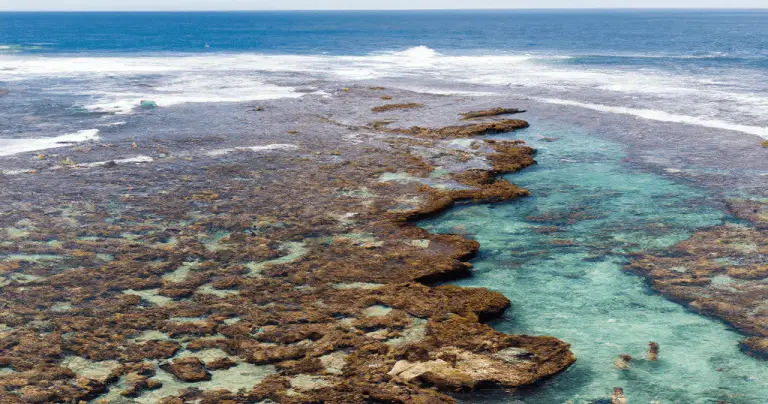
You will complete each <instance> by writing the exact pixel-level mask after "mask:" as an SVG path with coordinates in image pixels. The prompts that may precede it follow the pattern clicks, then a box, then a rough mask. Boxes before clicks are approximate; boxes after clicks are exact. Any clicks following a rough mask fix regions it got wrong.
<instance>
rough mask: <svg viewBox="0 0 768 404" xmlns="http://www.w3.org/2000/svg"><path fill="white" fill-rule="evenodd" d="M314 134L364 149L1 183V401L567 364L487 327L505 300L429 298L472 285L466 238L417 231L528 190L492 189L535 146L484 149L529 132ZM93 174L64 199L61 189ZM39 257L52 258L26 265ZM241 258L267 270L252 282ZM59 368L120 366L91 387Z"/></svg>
mask: <svg viewBox="0 0 768 404" xmlns="http://www.w3.org/2000/svg"><path fill="white" fill-rule="evenodd" d="M426 108H428V107H425V109H426ZM265 113H267V111H265ZM304 118H305V119H311V117H309V118H308V117H304ZM315 125H328V126H329V127H331V128H336V129H335V130H341V131H346V132H348V133H350V134H354V135H356V136H359V134H360V133H366V134H367V135H368V136H370V138H371V140H370V141H369V142H367V143H366V144H363V145H360V144H352V143H349V142H345V141H343V139H342V140H338V141H335V142H334V141H330V140H327V139H324V141H323V142H320V141H317V142H315V141H314V140H313V139H311V138H305V139H303V140H302V142H298V144H299V146H298V147H297V148H296V149H285V150H282V149H281V150H269V151H251V150H236V151H234V152H232V153H229V154H227V155H226V158H223V157H221V156H203V157H200V158H199V159H198V160H197V161H195V160H193V159H190V160H189V161H187V160H185V161H181V160H179V161H177V162H176V166H175V167H174V169H173V171H172V174H165V173H164V174H162V175H159V174H158V172H160V171H157V170H155V167H157V166H159V165H161V164H164V162H162V161H156V162H152V163H148V164H145V165H135V166H134V165H131V166H121V167H119V168H118V169H111V170H104V169H101V168H98V167H96V168H93V170H101V171H99V172H98V174H99V175H98V177H96V176H91V175H89V172H90V171H89V170H76V171H72V172H71V175H70V176H69V177H67V178H66V179H62V178H61V177H56V175H55V173H45V174H39V176H38V177H36V178H37V180H38V181H47V182H50V183H51V184H52V185H51V189H49V190H42V189H39V188H31V187H28V186H26V187H25V185H24V184H22V182H21V180H18V179H15V178H11V179H10V180H9V186H8V187H5V188H4V189H3V190H2V191H0V192H2V193H3V195H1V196H2V197H3V198H5V199H4V200H9V201H14V202H13V204H14V206H13V209H12V210H10V212H11V213H8V214H3V215H1V216H0V225H2V226H3V228H4V229H11V228H12V229H14V232H13V234H14V238H13V239H10V238H8V237H5V236H3V238H2V240H0V241H2V243H0V254H2V255H1V256H0V275H2V276H3V278H2V280H3V283H2V285H4V286H3V287H2V293H1V294H0V304H1V305H2V307H3V309H2V312H0V323H1V324H3V325H4V328H0V352H1V353H0V367H2V369H10V371H8V372H4V373H3V375H2V376H0V386H2V388H1V389H0V401H2V402H4V403H5V402H8V403H17V402H18V403H22V402H47V401H54V402H70V401H78V400H84V401H91V402H95V403H98V402H99V400H100V399H104V398H105V397H107V395H105V394H109V395H110V396H111V395H112V394H113V393H114V392H119V391H120V389H121V386H123V387H125V394H123V395H124V396H128V395H130V396H132V397H133V398H132V400H135V402H138V403H143V402H149V401H147V400H149V398H148V396H145V395H144V394H146V393H142V390H141V389H138V390H137V388H136V387H135V386H128V384H130V383H128V384H126V383H120V382H119V381H120V380H126V377H128V376H130V375H136V374H138V375H143V377H150V376H152V375H154V374H155V373H156V372H157V373H158V374H161V373H162V374H164V375H166V376H164V377H167V373H165V372H170V373H171V374H173V375H175V377H176V379H177V380H175V381H173V380H164V381H163V382H162V384H163V385H164V386H165V385H167V384H169V383H171V382H173V383H181V384H182V386H181V387H179V386H177V385H175V384H174V385H173V386H172V387H167V388H168V389H169V390H167V391H174V392H176V391H178V394H176V393H174V394H172V395H171V396H170V397H165V398H162V399H161V400H160V401H159V402H162V403H182V402H201V403H215V402H222V401H224V400H234V401H236V402H240V401H243V400H246V401H248V402H252V401H255V402H258V401H263V400H274V401H278V402H308V401H312V402H345V403H353V402H366V401H387V402H402V403H419V402H423V403H426V402H431V403H432V402H454V401H455V400H454V399H453V398H452V397H450V396H449V395H447V394H446V393H449V392H464V391H470V390H472V389H473V388H475V387H477V386H480V385H488V384H492V385H499V386H503V387H508V388H511V387H518V386H523V385H528V384H532V383H535V382H538V381H540V380H543V379H545V378H548V377H551V376H553V375H556V374H557V373H559V372H562V371H563V370H565V369H567V368H568V367H569V366H570V365H571V364H573V363H574V361H575V356H574V355H573V353H571V351H570V350H569V346H568V344H566V343H564V342H562V341H560V340H558V339H556V338H553V337H543V336H542V337H536V336H523V335H509V334H504V333H501V332H498V331H496V330H494V329H493V328H491V327H490V326H488V325H486V324H484V323H483V322H484V321H487V320H490V319H493V318H495V317H499V316H501V315H502V314H503V313H504V312H505V310H506V309H507V308H508V307H509V306H510V302H509V300H508V299H507V298H505V297H504V296H503V295H501V294H499V293H497V292H492V291H490V290H487V289H472V288H461V287H457V286H450V285H443V286H436V285H435V284H436V283H438V282H445V281H450V280H455V279H458V278H461V277H467V276H471V271H470V270H471V268H472V265H471V264H470V263H469V262H468V260H469V259H471V258H472V257H474V256H475V255H476V254H477V252H478V249H479V244H478V243H477V242H476V241H473V240H470V239H467V238H465V237H463V236H460V235H438V234H431V233H429V232H427V231H426V230H423V229H421V228H419V227H417V226H416V225H415V224H413V223H412V222H413V221H414V220H417V219H419V218H422V217H425V216H428V215H433V214H437V213H439V212H441V211H443V210H445V209H447V208H449V207H451V206H452V205H453V204H454V203H456V202H457V201H462V200H466V201H472V202H475V203H491V202H499V201H506V200H511V199H515V198H518V197H521V196H525V195H527V191H526V190H525V189H522V188H520V187H517V186H515V185H514V184H512V183H510V182H508V181H506V180H505V179H503V178H500V177H499V175H500V174H503V173H508V172H513V171H517V170H520V169H523V168H525V167H527V166H530V165H532V164H534V163H535V162H534V160H533V155H534V150H533V149H531V148H530V147H527V146H525V145H524V144H522V143H521V142H518V141H511V140H491V139H485V138H478V137H477V136H480V135H486V134H493V133H504V132H509V131H513V130H515V129H520V128H524V127H527V122H525V121H520V120H504V121H494V122H479V123H475V124H471V125H457V126H449V127H443V128H438V129H430V128H420V127H417V128H410V129H391V128H390V126H392V124H388V125H387V126H385V127H380V128H379V129H375V128H373V127H372V126H371V125H360V126H342V127H341V129H339V125H337V124H335V123H334V122H332V121H331V120H330V119H324V120H317V122H315ZM302 133H304V131H302ZM307 136H311V135H307ZM455 139H465V140H466V142H465V143H467V144H466V146H470V147H463V145H464V144H463V143H461V144H460V145H459V146H457V144H454V143H451V141H452V140H455ZM310 144H311V145H313V147H312V148H311V149H310V148H309V147H308V145H310ZM460 146H461V147H460ZM425 151H429V153H427V152H425ZM253 153H265V154H263V155H262V156H263V157H262V158H259V159H254V158H252V155H253ZM266 153H268V154H266ZM430 153H431V154H430ZM438 161H439V169H438ZM478 167H485V168H478ZM386 173H390V174H393V175H390V176H389V177H390V178H392V180H390V181H380V180H379V179H380V178H381V176H382V175H383V174H386ZM86 179H87V181H88V184H87V185H86V186H82V185H81V186H82V189H81V193H79V194H78V195H77V197H75V198H72V199H67V198H62V197H61V195H65V194H66V193H58V192H57V190H58V189H64V188H67V187H69V186H71V185H72V184H82V183H83V182H82V181H85V180H86ZM413 179H416V180H413ZM67 181H70V182H71V183H66V182H67ZM126 190H127V191H126ZM114 195H119V196H118V197H115V196H114ZM29 200H35V201H36V204H35V206H34V207H32V206H31V205H30V204H27V203H26V202H25V201H29ZM54 241H55V242H54ZM299 244H300V245H301V246H302V249H301V254H293V255H291V253H292V252H291V251H289V250H290V249H287V248H285V246H286V245H299ZM11 254H13V256H12V257H11ZM41 254H46V255H52V256H55V257H57V259H55V260H46V261H35V260H33V259H32V258H29V259H26V258H25V257H34V256H38V255H41ZM105 256H109V257H110V260H108V261H105V260H104V259H103V257H105ZM287 256H289V257H287ZM2 257H6V258H5V259H2ZM281 258H282V259H281ZM190 262H194V263H195V264H194V265H189V263H190ZM253 263H269V265H262V266H261V267H260V268H259V271H258V276H248V274H249V273H250V274H252V272H253V271H252V269H251V268H249V265H251V266H253ZM182 269H183V271H182V272H183V274H184V276H174V274H178V273H181V272H179V271H181V270H182ZM22 275H23V276H22ZM339 285H344V287H339ZM201 288H204V290H208V291H221V292H222V293H198V291H199V290H201ZM206 352H220V353H221V355H224V356H222V357H221V358H212V360H210V361H209V360H208V359H205V354H206ZM65 356H70V357H71V356H74V357H80V358H83V360H88V361H90V362H89V363H91V362H92V363H94V364H95V365H94V366H96V365H98V364H99V363H115V364H116V366H115V367H114V368H110V369H111V370H110V373H109V375H107V377H105V378H102V379H101V380H95V379H90V378H88V377H86V376H84V375H83V374H81V373H78V369H72V368H69V367H67V366H66V365H65V363H63V362H62V360H63V358H64V357H65ZM201 358H202V360H201ZM222 358H223V359H222ZM213 359H215V360H213ZM224 359H226V363H224V362H222V361H223V360H224ZM220 362H222V363H220ZM238 363H239V364H241V365H237V366H243V367H244V368H247V369H251V371H252V372H254V373H255V374H257V375H258V378H254V379H253V380H256V382H255V383H254V385H253V387H252V388H249V389H243V388H242V385H243V381H242V380H235V379H232V378H230V377H218V378H217V373H219V372H228V371H231V370H236V369H238V367H234V368H232V366H236V364H238ZM229 368H232V369H231V370H227V369H229ZM131 377H133V376H131ZM254 377H255V376H254ZM142 380H143V379H142ZM148 380H150V379H148ZM196 382H203V383H205V386H207V387H206V388H208V387H211V386H214V387H215V389H213V388H211V389H203V390H200V389H194V388H195V386H196ZM152 383H153V382H150V384H152ZM134 384H135V383H134ZM155 384H157V383H155ZM158 385H159V384H158ZM126 386H127V387H126ZM184 386H188V388H183V387H184ZM164 389H165V387H164V388H163V389H160V390H154V391H153V393H152V394H159V393H157V392H162V391H166V390H164ZM173 389H175V390H173ZM107 391H109V393H107ZM41 397H42V398H43V399H40V398H41ZM40 400H42V401H40Z"/></svg>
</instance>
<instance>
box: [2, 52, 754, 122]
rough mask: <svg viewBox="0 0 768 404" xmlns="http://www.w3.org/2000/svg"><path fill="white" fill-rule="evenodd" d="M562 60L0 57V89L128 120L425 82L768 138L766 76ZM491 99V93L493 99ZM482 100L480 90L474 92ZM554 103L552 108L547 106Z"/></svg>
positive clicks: (496, 56) (500, 56)
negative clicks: (71, 101)
mask: <svg viewBox="0 0 768 404" xmlns="http://www.w3.org/2000/svg"><path fill="white" fill-rule="evenodd" d="M569 60H577V59H574V58H573V57H571V56H568V55H560V56H558V55H550V54H525V53H513V54H505V53H500V52H488V53H481V54H469V55H445V54H441V53H439V52H437V51H435V50H433V49H430V48H428V47H424V46H418V47H413V48H410V49H406V50H403V51H398V52H375V53H372V54H370V55H367V56H343V55H270V54H256V53H234V54H217V55H215V56H209V55H163V54H161V55H152V56H140V55H125V56H120V57H95V56H77V57H64V56H55V57H39V56H34V57H33V56H28V55H24V54H19V55H6V56H3V57H0V83H2V82H7V83H10V84H11V85H12V86H13V87H20V88H24V87H27V86H38V85H42V86H54V87H56V88H57V91H60V92H62V91H63V92H65V93H71V94H78V95H80V96H83V97H86V100H87V101H86V102H85V105H83V106H84V107H85V108H87V109H88V110H91V111H100V112H113V113H129V112H131V111H133V109H134V108H136V107H137V106H138V105H139V103H140V101H141V100H145V99H146V100H154V101H156V102H157V104H158V105H159V106H161V107H167V106H173V105H178V104H183V103H190V102H194V103H201V102H244V101H253V100H263V99H275V98H285V97H300V96H302V94H303V93H302V92H296V91H295V88H294V87H292V86H290V85H285V84H275V83H274V82H275V81H276V80H278V77H281V76H283V75H285V74H290V75H292V77H294V79H295V80H301V79H302V78H303V79H304V80H312V79H316V78H321V79H326V80H342V81H345V82H350V81H351V82H354V81H358V80H381V79H386V80H390V81H394V82H395V83H398V84H397V85H399V86H403V87H410V88H413V87H422V88H423V87H424V86H423V85H420V84H419V83H418V80H417V79H420V78H424V77H429V78H431V79H432V80H433V83H432V84H431V85H430V88H431V89H432V90H428V91H433V92H437V93H445V92H456V89H455V86H456V84H457V83H463V84H464V85H465V86H467V85H471V86H478V85H480V86H483V88H484V89H485V92H498V91H503V92H509V91H510V89H512V91H514V93H515V95H518V96H519V95H526V94H528V95H530V96H534V97H537V98H544V99H548V100H551V102H559V103H564V104H567V105H583V106H585V107H588V108H592V109H598V110H600V111H603V112H609V113H620V114H632V115H634V116H637V117H640V118H643V119H653V120H664V121H671V122H681V123H685V124H690V125H700V126H707V127H712V128H719V129H725V130H734V131H740V132H744V133H747V134H755V135H759V136H766V132H768V129H766V128H768V118H766V117H768V95H767V94H768V87H767V86H766V82H765V80H764V77H765V72H761V71H759V70H757V71H745V70H743V69H728V68H726V69H720V70H716V71H710V70H704V71H692V70H686V69H677V70H665V69H661V68H655V67H651V68H649V67H644V68H642V69H638V68H636V67H633V66H632V65H618V66H610V67H606V66H602V65H600V66H598V67H593V66H590V65H586V66H585V65H582V64H572V63H566V62H568V61H569ZM489 90H490V91H489ZM473 91H474V92H475V93H478V94H482V93H483V91H479V92H478V90H477V89H474V90H473ZM553 99H554V100H553Z"/></svg>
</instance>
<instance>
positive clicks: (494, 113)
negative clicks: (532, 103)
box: [459, 108, 525, 120]
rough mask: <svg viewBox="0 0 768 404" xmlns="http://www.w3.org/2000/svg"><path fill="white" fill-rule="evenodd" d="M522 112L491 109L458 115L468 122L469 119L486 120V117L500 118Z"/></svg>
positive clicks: (521, 111) (510, 109) (507, 109)
mask: <svg viewBox="0 0 768 404" xmlns="http://www.w3.org/2000/svg"><path fill="white" fill-rule="evenodd" d="M523 112H525V110H523V109H517V108H493V109H487V110H483V111H472V112H465V113H463V114H459V115H461V116H462V119H464V120H470V119H478V118H488V117H493V116H500V115H512V114H522V113H523Z"/></svg>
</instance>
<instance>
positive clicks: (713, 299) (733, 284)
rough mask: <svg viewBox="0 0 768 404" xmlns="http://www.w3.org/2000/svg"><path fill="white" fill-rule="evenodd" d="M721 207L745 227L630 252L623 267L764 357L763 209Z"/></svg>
mask: <svg viewBox="0 0 768 404" xmlns="http://www.w3.org/2000/svg"><path fill="white" fill-rule="evenodd" d="M727 207H728V211H729V212H730V213H731V214H732V215H733V216H735V218H736V219H739V220H742V221H744V222H745V223H746V224H744V223H726V224H724V225H722V226H717V227H713V228H708V229H705V230H702V231H699V232H696V233H695V234H693V236H692V237H691V238H690V239H688V240H686V241H683V242H681V243H678V244H677V245H676V246H674V247H673V248H672V249H670V250H668V251H665V252H662V253H658V254H635V255H633V256H632V257H631V263H630V265H628V266H627V269H628V270H630V271H632V272H634V273H637V274H639V275H642V276H644V277H645V278H646V279H647V280H648V282H649V283H650V285H651V286H652V287H653V289H654V290H657V291H659V292H660V293H662V294H663V295H664V296H666V297H668V298H669V299H671V300H674V301H677V302H680V303H684V304H686V305H687V306H688V307H689V308H690V309H692V310H694V311H696V312H699V313H702V314H705V315H709V316H713V317H717V318H720V319H722V320H724V321H725V322H727V323H728V324H730V325H731V326H733V327H734V328H736V329H737V330H739V331H740V332H742V333H744V334H746V335H748V336H749V338H747V339H746V340H745V341H744V343H743V348H744V349H745V350H746V351H747V352H749V353H751V354H753V355H755V356H757V357H761V358H766V357H767V356H768V308H766V307H765V298H766V296H768V265H766V264H765V255H766V254H768V235H766V234H765V231H764V230H765V229H766V228H768V208H766V205H765V204H764V203H762V202H760V201H752V200H740V199H733V200H730V201H728V204H727ZM653 348H654V347H653V346H651V349H652V351H651V354H653ZM656 351H658V347H656Z"/></svg>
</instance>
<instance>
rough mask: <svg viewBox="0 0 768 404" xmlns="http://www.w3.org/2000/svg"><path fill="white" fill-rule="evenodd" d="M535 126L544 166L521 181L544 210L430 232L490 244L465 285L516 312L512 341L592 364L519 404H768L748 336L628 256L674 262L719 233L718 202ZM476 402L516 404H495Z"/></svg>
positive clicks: (519, 206) (468, 220)
mask: <svg viewBox="0 0 768 404" xmlns="http://www.w3.org/2000/svg"><path fill="white" fill-rule="evenodd" d="M532 124H533V125H532V126H533V128H536V129H530V130H528V131H525V132H521V133H520V134H519V136H517V138H520V139H524V140H526V141H528V142H529V143H530V144H532V145H533V146H535V147H536V148H537V149H538V150H539V154H538V156H537V161H538V162H539V165H538V166H535V167H533V168H530V169H527V170H524V171H523V172H520V173H516V174H513V175H511V176H510V177H509V179H510V180H511V181H513V182H514V183H516V184H518V185H521V186H524V187H527V188H529V189H530V190H531V191H532V194H533V196H532V197H529V198H525V199H522V200H520V201H516V202H513V203H509V204H498V205H481V206H477V205H474V206H467V207H463V208H459V209H455V210H452V211H450V212H448V213H446V214H445V215H444V216H442V217H439V218H437V219H433V220H430V221H426V222H424V223H423V226H424V227H426V228H427V229H429V230H431V231H435V232H467V233H468V234H470V235H472V237H475V238H476V239H477V240H478V241H480V242H481V244H482V252H481V256H480V257H479V258H478V259H477V261H476V262H475V276H474V278H472V279H468V280H465V281H462V282H460V284H461V285H462V286H469V287H487V288H490V289H493V290H497V291H499V292H501V293H503V294H505V295H506V296H507V297H509V298H510V299H511V300H512V308H511V309H510V310H509V312H508V313H507V315H506V316H505V318H504V319H502V320H500V321H499V322H498V323H496V324H495V326H496V327H497V328H498V329H500V330H502V331H505V332H514V333H527V334H539V335H553V336H556V337H558V338H560V339H562V340H565V341H566V342H568V343H570V344H572V349H573V351H574V352H575V353H576V355H577V357H578V361H577V363H576V364H575V365H574V366H573V367H572V368H571V369H569V370H568V371H567V372H566V373H564V374H562V375H560V376H558V377H557V378H555V379H553V380H551V381H549V382H547V383H545V384H544V385H543V386H539V387H537V388H533V389H530V390H528V391H525V392H520V393H518V396H517V397H516V399H517V400H520V402H522V403H526V404H545V403H546V404H553V403H566V402H568V401H569V400H572V402H573V403H574V404H579V403H592V402H600V401H599V400H600V399H605V398H609V397H610V393H611V391H612V389H613V388H614V387H623V388H624V390H625V392H626V395H627V398H628V399H629V402H630V403H632V404H636V403H642V404H649V403H653V402H654V400H657V401H658V402H661V403H664V404H670V403H680V404H694V403H696V404H698V403H718V402H724V403H732V404H746V403H749V404H765V403H768V364H767V363H765V362H760V361H757V360H755V359H752V358H750V357H748V356H746V355H744V354H743V353H741V352H740V351H739V349H738V342H739V340H740V339H741V336H740V335H739V334H737V333H735V332H733V331H731V330H729V329H728V328H727V327H726V326H725V325H723V324H722V323H720V322H718V321H716V320H713V319H708V318H705V317H702V316H699V315H697V314H694V313H691V312H689V311H687V310H685V309H684V308H683V307H682V306H680V305H677V304H675V303H672V302H669V301H667V300H665V299H664V298H662V297H660V296H658V295H655V294H653V293H652V292H651V291H650V290H649V289H648V288H647V286H646V285H645V284H644V282H643V281H642V280H641V279H640V278H638V277H636V276H633V275H631V274H627V273H625V272H623V271H622V266H623V265H624V264H625V263H626V259H625V257H624V255H623V254H624V253H625V252H631V251H639V250H645V249H655V248H664V247H667V246H670V245H672V244H674V243H676V242H677V241H679V240H682V239H685V238H687V237H688V236H689V235H690V233H691V232H692V231H694V230H696V229H697V228H701V227H704V226H710V225H715V224H719V223H720V222H721V220H722V219H723V215H722V213H721V212H719V211H717V210H715V209H713V208H712V207H710V205H709V204H708V203H707V201H708V197H707V194H706V193H705V192H704V191H701V190H697V189H693V188H690V187H687V186H684V185H680V184H676V183H674V182H672V181H670V180H668V179H666V178H664V177H661V176H658V175H654V174H649V173H642V172H639V171H636V170H633V169H632V168H631V167H630V166H629V165H628V164H626V163H625V162H624V161H623V159H624V158H625V157H626V155H625V153H624V151H623V150H622V148H621V146H620V145H618V144H616V143H611V142H607V141H604V140H600V139H598V138H596V137H594V136H590V134H589V133H584V131H583V130H580V129H577V128H573V127H569V126H567V125H561V124H557V123H543V122H535V121H532ZM544 137H552V138H557V140H556V141H554V142H551V141H547V140H551V139H547V140H545V139H544ZM555 227H557V229H555ZM555 230H557V231H555ZM649 341H655V342H658V343H659V344H660V345H661V355H660V360H659V361H658V362H655V363H654V362H649V361H647V360H645V359H644V358H643V357H644V354H645V353H646V351H647V344H648V342H649ZM623 353H628V354H630V355H632V356H633V357H634V358H635V359H634V360H633V361H632V363H631V369H630V370H624V371H622V370H618V369H615V368H614V367H613V361H614V359H616V358H617V357H618V356H619V355H620V354H623ZM596 400H597V401H596ZM719 400H723V401H719ZM470 401H473V402H488V403H491V402H509V397H508V396H505V397H499V396H498V395H494V393H488V395H483V394H480V395H479V396H477V397H474V398H472V399H471V400H470Z"/></svg>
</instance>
